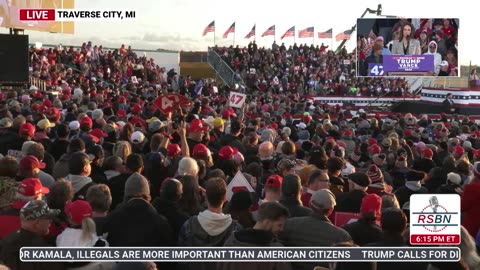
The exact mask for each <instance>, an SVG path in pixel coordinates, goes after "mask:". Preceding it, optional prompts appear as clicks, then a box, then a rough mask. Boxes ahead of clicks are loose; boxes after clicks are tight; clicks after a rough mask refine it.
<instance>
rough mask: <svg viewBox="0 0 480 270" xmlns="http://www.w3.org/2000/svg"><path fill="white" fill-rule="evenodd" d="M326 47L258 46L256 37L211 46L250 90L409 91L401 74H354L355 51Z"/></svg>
mask: <svg viewBox="0 0 480 270" xmlns="http://www.w3.org/2000/svg"><path fill="white" fill-rule="evenodd" d="M328 49H329V48H328V46H325V45H324V44H323V43H322V45H320V46H319V45H317V46H313V45H310V46H309V45H307V44H300V45H297V44H296V43H295V44H294V45H293V46H289V47H288V48H287V47H286V46H285V44H283V43H282V45H280V46H279V45H278V44H276V42H274V43H273V45H272V47H271V48H265V47H261V48H258V46H257V44H256V43H255V41H252V42H251V43H250V44H249V45H248V47H245V48H240V47H239V46H238V45H237V46H236V47H235V48H234V47H233V46H230V47H228V48H227V47H222V48H219V47H215V48H214V50H215V51H216V52H217V53H218V54H219V55H220V56H221V57H222V59H223V60H224V61H225V62H226V63H228V64H230V67H231V68H232V70H234V71H235V72H236V74H239V75H240V76H241V78H242V79H243V80H244V82H245V84H246V86H247V89H248V90H250V91H259V92H260V93H266V92H273V93H276V94H278V93H297V94H299V95H322V96H325V95H332V96H363V97H369V96H381V95H389V96H404V95H409V89H408V84H407V83H406V82H405V80H404V79H403V78H362V77H357V76H356V72H355V70H356V64H357V63H356V61H357V60H356V56H355V52H351V53H348V52H347V51H346V49H343V50H340V51H339V52H334V51H332V50H328Z"/></svg>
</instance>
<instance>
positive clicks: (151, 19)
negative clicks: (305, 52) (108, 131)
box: [0, 0, 480, 65]
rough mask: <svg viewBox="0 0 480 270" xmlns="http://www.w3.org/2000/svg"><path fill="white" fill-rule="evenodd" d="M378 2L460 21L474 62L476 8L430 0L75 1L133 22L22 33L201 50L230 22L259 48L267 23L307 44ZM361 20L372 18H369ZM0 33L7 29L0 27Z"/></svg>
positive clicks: (462, 51) (396, 11) (50, 39)
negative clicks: (310, 34)
mask: <svg viewBox="0 0 480 270" xmlns="http://www.w3.org/2000/svg"><path fill="white" fill-rule="evenodd" d="M459 2H461V3H459ZM380 3H381V4H382V7H383V14H384V15H396V16H401V17H410V18H413V17H416V18H444V17H448V18H460V25H461V29H460V32H459V33H460V34H459V58H460V59H459V60H460V63H461V64H465V65H468V64H469V62H470V60H471V61H472V64H480V53H478V50H479V49H478V41H476V40H474V36H477V34H476V33H478V31H479V30H478V27H479V22H478V15H477V14H476V13H477V11H478V8H476V6H477V5H476V4H473V3H474V2H471V1H451V0H449V1H446V0H436V1H434V3H435V4H433V3H432V1H427V0H423V1H422V0H420V1H419V0H402V1H392V0H389V1H383V2H381V1H373V0H331V1H328V0H327V1H319V0H295V1H272V0H263V1H262V0H240V1H232V0H203V1H202V0H170V1H168V0H161V1H147V0H137V1H131V0H102V1H97V0H77V1H76V3H75V6H76V8H82V9H89V8H91V9H94V8H95V9H134V10H136V17H137V19H136V20H135V21H130V22H96V23H91V22H77V23H76V25H75V35H66V34H65V35H64V34H51V33H42V32H36V31H26V32H27V33H28V34H29V35H30V42H31V43H34V42H35V41H40V42H43V43H45V44H51V43H62V44H64V45H81V43H82V42H84V41H88V40H91V41H92V42H94V43H95V44H103V45H104V46H108V47H118V46H119V45H120V44H122V43H125V44H126V45H131V46H132V47H134V48H141V49H157V48H165V49H173V50H206V48H207V46H211V45H213V33H209V34H207V36H205V37H202V32H203V30H204V28H205V27H206V26H207V25H208V24H209V23H210V22H211V21H212V20H215V22H216V25H215V26H216V29H217V31H216V43H217V44H218V45H231V44H232V42H233V34H230V35H229V37H228V39H223V38H222V35H223V33H224V32H225V31H226V29H227V28H228V27H229V26H230V25H231V24H232V22H236V36H235V44H239V45H247V44H248V40H246V39H244V37H245V35H246V34H247V33H248V32H249V31H250V29H251V28H252V26H253V25H254V24H255V23H256V25H257V43H258V44H259V45H265V46H270V45H271V43H272V42H273V37H271V36H270V37H265V38H262V37H260V35H261V34H262V33H263V32H264V31H265V30H266V29H267V28H268V27H269V26H271V25H273V24H275V25H276V31H277V43H278V42H282V41H280V36H281V35H283V33H284V32H285V31H286V30H287V29H289V28H290V27H291V26H293V25H295V26H296V30H297V39H296V41H297V43H299V42H301V43H308V44H311V43H312V42H313V40H312V39H311V38H305V39H299V38H298V30H300V29H303V28H306V27H310V26H314V27H315V32H318V31H325V30H327V29H329V28H333V36H334V37H335V35H336V34H337V33H339V32H342V31H344V30H348V29H350V28H351V27H352V26H353V25H354V24H355V22H356V20H357V18H358V17H360V16H361V15H362V13H363V12H364V11H365V9H366V8H367V7H369V8H372V9H376V8H377V5H378V4H380ZM366 17H367V18H373V17H375V15H372V14H370V15H367V16H366ZM0 32H2V33H5V32H7V30H6V29H1V30H0ZM464 33H466V34H465V35H464ZM474 33H475V34H474ZM354 34H356V33H354ZM283 42H285V44H286V45H290V44H293V38H285V39H284V40H283ZM321 42H324V43H325V44H326V45H331V41H330V39H322V40H318V39H316V40H315V43H316V44H320V43H321ZM333 45H334V47H336V45H338V43H336V42H335V41H333ZM354 47H355V39H354V38H353V39H352V40H351V41H349V42H348V43H347V49H349V50H351V49H353V48H354Z"/></svg>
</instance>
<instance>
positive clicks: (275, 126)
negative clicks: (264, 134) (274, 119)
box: [270, 123, 278, 130]
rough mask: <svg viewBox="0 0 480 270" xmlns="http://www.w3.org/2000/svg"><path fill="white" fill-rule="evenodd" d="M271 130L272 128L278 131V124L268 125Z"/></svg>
mask: <svg viewBox="0 0 480 270" xmlns="http://www.w3.org/2000/svg"><path fill="white" fill-rule="evenodd" d="M270 127H271V128H273V129H274V130H277V129H278V124H277V123H272V124H271V125H270Z"/></svg>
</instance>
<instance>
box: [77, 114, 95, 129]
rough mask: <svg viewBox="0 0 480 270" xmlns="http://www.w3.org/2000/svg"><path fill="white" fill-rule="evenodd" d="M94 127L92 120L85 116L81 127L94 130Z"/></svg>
mask: <svg viewBox="0 0 480 270" xmlns="http://www.w3.org/2000/svg"><path fill="white" fill-rule="evenodd" d="M92 126H93V121H92V118H90V117H88V116H84V117H83V118H82V119H81V120H80V127H88V128H92Z"/></svg>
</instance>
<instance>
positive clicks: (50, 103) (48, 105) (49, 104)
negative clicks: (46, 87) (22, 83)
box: [43, 99, 52, 108]
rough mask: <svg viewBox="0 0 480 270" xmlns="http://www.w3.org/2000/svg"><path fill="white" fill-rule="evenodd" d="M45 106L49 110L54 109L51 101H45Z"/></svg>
mask: <svg viewBox="0 0 480 270" xmlns="http://www.w3.org/2000/svg"><path fill="white" fill-rule="evenodd" d="M43 106H45V107H47V108H50V107H52V102H51V101H50V100H49V99H45V100H44V101H43Z"/></svg>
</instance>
